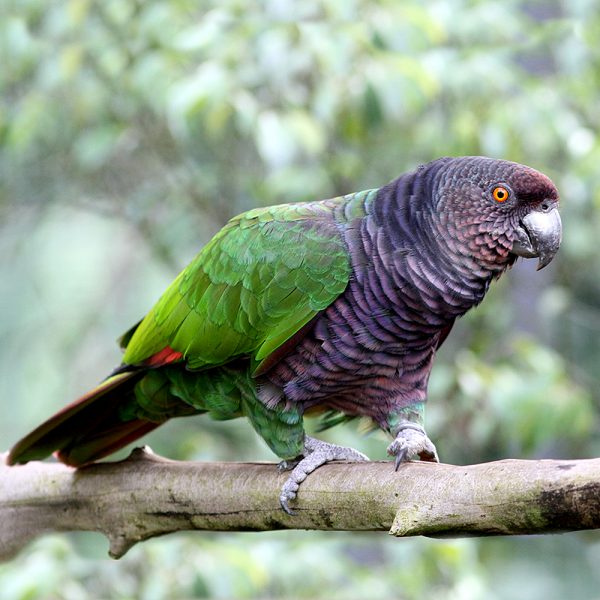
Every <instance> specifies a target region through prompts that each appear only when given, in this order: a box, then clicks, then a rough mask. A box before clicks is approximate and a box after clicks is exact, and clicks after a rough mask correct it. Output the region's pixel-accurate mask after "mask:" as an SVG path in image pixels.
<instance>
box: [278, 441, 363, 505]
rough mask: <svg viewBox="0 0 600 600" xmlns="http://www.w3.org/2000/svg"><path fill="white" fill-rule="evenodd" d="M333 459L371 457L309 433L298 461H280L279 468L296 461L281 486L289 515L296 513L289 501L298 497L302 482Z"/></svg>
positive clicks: (280, 500) (352, 459)
mask: <svg viewBox="0 0 600 600" xmlns="http://www.w3.org/2000/svg"><path fill="white" fill-rule="evenodd" d="M332 460H348V461H352V462H359V461H364V460H369V458H368V457H367V456H365V455H364V454H362V453H361V452H359V451H358V450H354V449H353V448H346V447H344V446H337V445H336V444H329V443H327V442H322V441H321V440H317V439H315V438H311V437H309V436H308V435H307V436H305V438H304V456H303V458H301V459H300V460H299V461H297V462H296V461H282V462H281V463H279V469H280V470H286V469H289V465H290V463H292V465H293V464H294V462H296V464H295V466H294V469H293V471H292V472H291V473H290V476H289V478H288V480H287V481H286V482H285V483H284V484H283V487H282V488H281V494H280V495H279V502H280V504H281V508H283V510H285V512H286V513H287V514H288V515H294V514H296V513H294V511H293V510H292V509H291V508H290V507H289V502H290V500H293V499H294V498H295V497H296V494H297V492H298V488H299V487H300V484H301V483H302V482H303V481H304V480H305V479H306V477H307V476H308V475H310V473H312V472H313V471H314V470H315V469H316V468H318V467H320V466H321V465H324V464H325V463H328V462H331V461H332Z"/></svg>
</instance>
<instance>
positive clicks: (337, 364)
mask: <svg viewBox="0 0 600 600" xmlns="http://www.w3.org/2000/svg"><path fill="white" fill-rule="evenodd" d="M560 242H561V221H560V217H559V214H558V192H557V190H556V188H555V186H554V185H553V183H552V182H551V181H550V179H548V177H546V176H545V175H543V174H541V173H539V172H537V171H535V170H533V169H531V168H529V167H526V166H523V165H520V164H517V163H512V162H507V161H502V160H494V159H490V158H484V157H459V158H442V159H439V160H435V161H433V162H431V163H429V164H427V165H424V166H421V167H419V168H418V169H417V170H415V171H413V172H411V173H407V174H405V175H402V176H401V177H399V178H398V179H396V180H394V181H392V182H391V183H389V184H388V185H386V186H384V187H382V188H379V189H373V190H368V191H365V192H358V193H355V194H349V195H347V196H341V197H337V198H333V199H330V200H323V201H320V202H305V203H297V204H283V205H280V206H274V207H269V208H259V209H255V210H250V211H248V212H246V213H244V214H242V215H240V216H238V217H236V218H234V219H232V220H231V221H230V222H229V223H228V224H227V225H226V226H225V227H224V228H223V229H222V230H221V231H220V232H219V233H217V235H216V236H215V237H214V238H213V239H212V240H211V241H210V242H209V243H208V244H207V245H206V246H205V247H204V248H203V249H202V250H201V252H200V253H199V254H198V255H197V256H196V258H195V259H194V260H193V261H192V262H191V264H190V265H189V266H188V267H187V268H186V269H185V270H184V271H183V272H182V273H181V274H180V275H179V276H178V277H177V279H176V280H175V281H174V282H173V284H172V285H171V286H170V287H169V288H168V289H167V291H166V292H165V294H164V295H163V296H162V297H161V298H160V300H159V301H158V302H157V304H156V305H155V306H154V308H153V309H152V310H151V311H150V312H149V313H148V315H147V316H146V317H145V318H144V319H143V320H142V321H140V322H139V323H138V324H137V325H135V326H134V327H133V328H132V329H130V330H129V331H128V332H127V333H126V334H125V335H124V336H123V337H122V338H121V345H122V347H123V348H124V351H125V353H124V356H123V362H122V364H121V366H120V367H118V368H117V369H116V370H115V371H114V372H113V374H112V375H111V376H109V377H108V378H107V379H106V380H105V381H104V382H102V383H101V384H100V385H99V386H98V387H96V388H95V389H93V390H92V391H90V392H89V393H88V394H86V395H85V396H83V397H82V398H80V399H79V400H77V401H76V402H74V403H73V404H70V405H69V406H67V407H66V408H64V409H63V410H62V411H60V412H59V413H58V414H56V415H54V416H53V417H51V418H50V419H48V420H47V421H46V422H44V423H43V424H42V425H40V426H39V427H38V428H37V429H35V430H34V431H32V432H31V433H30V434H29V435H27V436H26V437H25V438H23V439H22V440H21V441H19V442H17V444H15V446H14V447H13V448H12V450H11V451H10V454H9V456H8V463H9V464H17V463H25V462H27V461H30V460H34V459H42V458H44V457H46V456H48V455H49V454H51V453H53V452H56V455H57V457H58V458H59V459H60V460H61V461H63V462H65V463H66V464H69V465H73V466H81V465H85V464H88V463H90V462H93V461H95V460H98V459H99V458H102V457H103V456H106V455H108V454H110V453H112V452H114V451H116V450H118V449H119V448H122V447H123V446H125V445H127V444H129V443H130V442H132V441H134V440H136V439H137V438H139V437H140V436H142V435H144V434H145V433H147V432H149V431H151V430H152V429H154V428H155V427H158V426H159V425H161V424H162V423H164V422H165V421H166V420H168V419H170V418H172V417H178V416H185V415H192V414H199V413H209V414H210V415H211V416H212V417H214V418H217V419H232V418H235V417H239V416H246V417H248V419H249V420H250V422H251V423H252V425H253V426H254V428H255V429H256V431H257V432H258V433H259V434H260V435H261V436H262V438H263V439H264V440H265V442H266V443H267V444H268V445H269V446H270V448H271V449H272V450H273V452H275V454H277V455H278V456H279V457H280V458H282V459H283V461H282V463H281V464H282V465H283V466H284V467H287V468H290V469H292V470H291V473H290V476H289V478H288V480H287V481H286V483H285V485H284V487H283V489H282V491H281V495H280V502H281V505H282V507H283V508H284V509H285V510H286V511H287V512H291V510H290V508H289V502H290V501H291V500H292V499H294V498H295V496H296V492H297V490H298V487H299V484H300V483H301V482H302V481H303V480H304V479H305V477H306V476H307V474H309V473H311V472H312V471H314V470H315V469H316V468H317V467H319V466H320V465H322V464H324V463H326V462H328V461H332V460H366V457H365V456H364V455H362V454H361V453H360V452H357V451H356V450H353V449H351V448H344V447H340V446H335V445H333V444H329V443H325V442H322V441H319V440H316V439H314V438H311V437H309V436H307V435H306V434H305V433H304V428H303V415H304V414H305V413H314V412H322V413H324V414H326V415H327V418H328V422H329V423H332V422H335V421H339V420H343V418H342V417H348V418H352V417H355V416H362V417H368V418H370V419H371V420H372V421H373V423H374V424H375V425H376V426H377V427H379V428H381V429H383V430H384V431H386V432H388V433H389V434H390V435H391V436H392V438H393V441H392V443H391V444H390V446H389V448H388V452H389V453H390V454H391V455H393V456H395V457H396V465H397V466H398V465H399V464H400V463H401V462H402V461H405V460H408V459H410V458H411V457H413V456H415V455H419V456H420V457H421V459H424V460H433V461H437V452H436V449H435V446H434V445H433V443H432V442H431V441H430V440H429V438H428V437H427V434H426V433H425V430H424V428H423V407H424V403H425V400H426V391H427V381H428V379H429V373H430V371H431V366H432V363H433V359H434V355H435V352H436V350H437V348H439V346H440V345H441V344H442V342H443V341H444V339H445V338H446V336H447V335H448V333H449V332H450V329H451V328H452V325H453V323H454V321H455V319H456V318H457V317H460V316H461V315H463V314H464V313H465V312H467V311H468V310H469V309H470V308H471V307H472V306H475V305H476V304H478V303H479V302H481V300H482V299H483V297H484V295H485V293H486V291H487V289H488V287H489V285H490V283H491V281H492V280H493V279H495V278H497V277H499V276H500V275H501V274H502V273H503V272H504V271H505V270H506V269H507V268H508V267H510V266H511V265H512V264H513V263H514V262H515V260H516V258H517V257H518V256H523V257H528V258H530V257H538V258H539V267H538V268H541V267H544V266H545V265H547V264H548V263H549V262H550V261H551V260H552V258H553V257H554V255H555V254H556V252H557V251H558V248H559V245H560ZM336 414H337V415H340V418H339V419H338V418H336V417H335V416H333V417H332V415H336Z"/></svg>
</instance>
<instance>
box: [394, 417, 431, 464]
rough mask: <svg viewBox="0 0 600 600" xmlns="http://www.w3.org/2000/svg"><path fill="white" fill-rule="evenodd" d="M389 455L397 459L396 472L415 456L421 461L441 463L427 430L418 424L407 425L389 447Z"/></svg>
mask: <svg viewBox="0 0 600 600" xmlns="http://www.w3.org/2000/svg"><path fill="white" fill-rule="evenodd" d="M387 451H388V454H391V455H392V456H395V457H396V461H395V462H396V470H398V467H399V466H400V465H401V464H402V463H403V462H406V461H408V460H410V459H411V458H412V457H413V456H417V455H418V456H419V458H420V459H421V460H426V461H430V462H440V459H439V458H438V454H437V450H436V449H435V446H434V444H433V442H432V441H431V440H430V439H429V438H428V437H427V434H426V433H425V430H424V429H423V428H422V427H421V426H420V425H417V424H416V423H405V424H403V425H402V426H401V427H400V430H399V431H398V433H397V434H396V439H395V440H394V441H393V442H392V443H391V444H390V445H389V446H388V449H387Z"/></svg>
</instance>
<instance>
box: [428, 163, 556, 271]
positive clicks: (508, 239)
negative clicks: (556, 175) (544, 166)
mask: <svg viewBox="0 0 600 600" xmlns="http://www.w3.org/2000/svg"><path fill="white" fill-rule="evenodd" d="M427 167H432V173H431V177H430V181H431V180H432V181H433V182H434V185H433V190H432V199H433V202H434V207H433V208H434V213H435V214H437V219H436V220H437V222H438V227H437V230H438V231H437V233H438V234H439V235H442V236H443V237H444V238H446V239H447V241H448V242H449V245H450V246H452V247H453V249H454V250H456V251H457V252H458V254H459V255H464V256H467V255H468V256H470V257H472V258H475V259H476V260H477V262H478V263H479V264H482V265H486V266H488V267H489V268H490V269H491V270H503V269H504V268H506V267H507V266H509V265H511V264H512V263H513V262H514V261H515V260H516V258H517V257H518V256H522V257H525V258H538V259H539V260H538V269H542V268H543V267H545V266H546V265H547V264H548V263H550V261H551V260H552V259H553V258H554V255H555V254H556V252H557V251H558V248H559V246H560V242H561V239H562V225H561V220H560V216H559V214H558V191H557V189H556V186H555V185H554V184H553V183H552V181H551V180H550V179H549V178H548V177H546V175H544V174H543V173H540V172H539V171H536V170H535V169H532V168H530V167H526V166H525V165H521V164H518V163H514V162H509V161H505V160H496V159H492V158H485V157H481V156H465V157H459V158H443V159H439V160H438V161H434V162H433V163H430V164H429V165H426V167H425V168H427Z"/></svg>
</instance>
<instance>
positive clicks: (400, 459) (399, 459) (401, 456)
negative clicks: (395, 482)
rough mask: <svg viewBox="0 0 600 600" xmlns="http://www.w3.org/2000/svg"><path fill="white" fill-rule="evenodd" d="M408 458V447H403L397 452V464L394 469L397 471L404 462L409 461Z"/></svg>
mask: <svg viewBox="0 0 600 600" xmlns="http://www.w3.org/2000/svg"><path fill="white" fill-rule="evenodd" d="M407 460H408V456H407V452H406V449H405V448H403V449H402V450H400V451H399V452H398V454H396V461H395V463H396V466H395V469H394V470H395V471H397V470H398V469H399V468H400V465H401V464H402V463H403V462H407Z"/></svg>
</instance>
